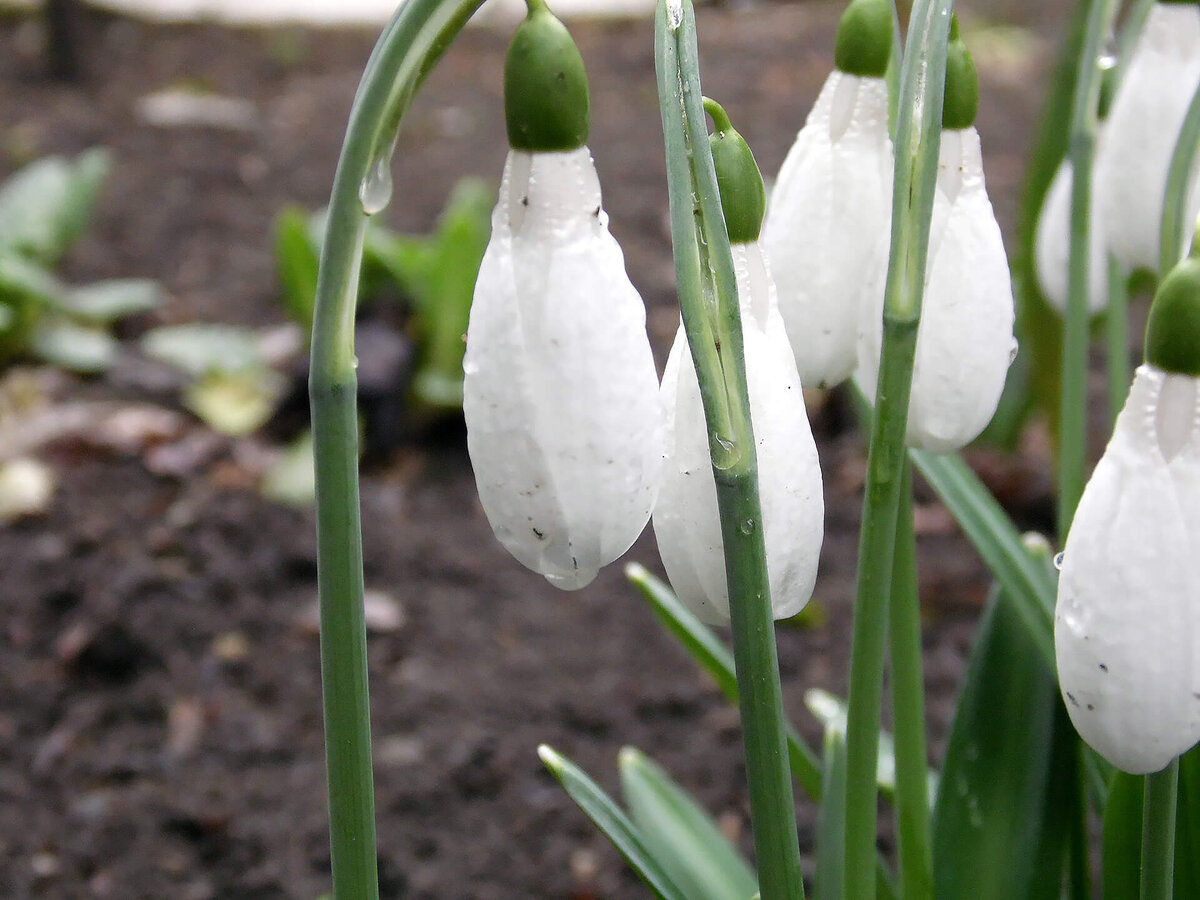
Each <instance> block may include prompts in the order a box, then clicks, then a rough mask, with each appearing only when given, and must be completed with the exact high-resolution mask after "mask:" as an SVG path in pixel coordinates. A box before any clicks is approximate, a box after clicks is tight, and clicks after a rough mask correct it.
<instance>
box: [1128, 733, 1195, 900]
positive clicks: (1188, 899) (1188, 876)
mask: <svg viewBox="0 0 1200 900" xmlns="http://www.w3.org/2000/svg"><path fill="white" fill-rule="evenodd" d="M1113 896H1115V895H1113ZM1196 897H1200V747H1193V748H1192V749H1191V750H1189V751H1188V752H1187V753H1185V754H1183V756H1181V757H1180V758H1179V803H1178V811H1177V813H1176V819H1175V900H1194V898H1196Z"/></svg>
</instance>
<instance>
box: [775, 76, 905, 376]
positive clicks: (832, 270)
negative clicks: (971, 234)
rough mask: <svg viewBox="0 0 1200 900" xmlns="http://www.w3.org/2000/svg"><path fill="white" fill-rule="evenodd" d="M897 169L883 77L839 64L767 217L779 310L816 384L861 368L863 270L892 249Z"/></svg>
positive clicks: (804, 372)
mask: <svg viewBox="0 0 1200 900" xmlns="http://www.w3.org/2000/svg"><path fill="white" fill-rule="evenodd" d="M892 168H893V161H892V142H891V139H890V138H889V137H888V89H887V82H886V80H885V79H883V78H875V77H864V76H859V75H850V74H847V73H846V72H842V71H837V70H835V71H834V72H833V73H832V74H830V76H829V78H828V79H827V80H826V81H825V86H824V87H823V88H822V89H821V94H820V96H819V97H818V98H817V102H816V105H815V106H814V107H813V109H812V112H810V113H809V116H808V120H807V121H806V122H805V124H804V127H803V128H802V129H801V130H800V133H799V134H798V135H797V136H796V142H795V143H794V144H793V145H792V148H791V150H789V151H788V155H787V157H786V158H785V159H784V161H783V167H782V168H781V169H780V170H779V177H778V179H777V180H776V182H775V188H774V190H773V191H772V192H771V202H770V205H769V207H768V210H767V221H766V224H765V225H764V226H763V246H764V247H765V249H766V251H767V255H768V256H769V257H770V259H771V264H772V265H771V269H772V272H773V274H774V276H775V284H776V286H777V287H778V290H779V309H780V312H781V313H782V315H783V320H784V323H785V325H786V326H787V331H788V336H789V337H790V338H791V342H792V350H793V351H794V352H795V356H796V365H797V366H798V368H799V370H800V380H801V382H803V383H804V384H805V385H808V386H810V387H820V386H833V385H835V384H838V383H840V382H842V381H844V380H845V379H846V378H848V377H849V376H850V373H851V372H853V371H854V366H855V363H856V356H855V342H856V339H857V335H858V321H859V317H860V314H861V308H862V296H863V290H862V278H863V272H864V271H866V270H867V269H868V268H870V266H871V263H872V260H873V259H874V258H875V257H876V256H877V255H878V254H879V253H880V252H884V253H886V245H882V249H881V241H882V238H883V236H884V235H886V234H887V232H888V228H889V225H890V217H891V208H892Z"/></svg>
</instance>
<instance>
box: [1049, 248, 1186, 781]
mask: <svg viewBox="0 0 1200 900" xmlns="http://www.w3.org/2000/svg"><path fill="white" fill-rule="evenodd" d="M1054 643H1055V649H1056V653H1057V657H1058V678H1059V683H1060V685H1061V688H1062V692H1063V697H1064V699H1065V701H1066V706H1067V711H1068V712H1069V713H1070V715H1071V721H1072V722H1074V723H1075V728H1076V729H1077V730H1078V731H1079V734H1080V735H1081V736H1082V737H1083V739H1084V740H1085V741H1087V742H1088V744H1090V745H1091V746H1092V747H1093V748H1094V749H1095V750H1096V751H1097V752H1098V753H1100V755H1101V756H1103V757H1104V758H1105V759H1107V760H1108V761H1109V762H1111V763H1112V764H1113V765H1115V766H1116V767H1117V768H1119V769H1123V770H1125V771H1126V772H1131V773H1133V774H1137V775H1141V774H1145V773H1148V772H1157V771H1158V770H1160V769H1162V768H1164V767H1165V766H1166V765H1167V764H1168V763H1170V761H1171V760H1172V759H1173V758H1174V757H1176V756H1178V755H1179V754H1181V753H1183V752H1185V751H1187V750H1188V749H1189V748H1190V747H1191V746H1192V745H1193V744H1195V743H1196V741H1197V740H1198V739H1200V262H1198V261H1197V260H1195V259H1191V260H1187V261H1185V262H1183V263H1181V264H1180V265H1179V266H1177V267H1176V268H1175V270H1174V271H1173V272H1172V273H1171V274H1170V275H1169V276H1168V277H1167V278H1166V279H1164V281H1163V284H1162V286H1161V288H1160V289H1159V293H1158V295H1157V297H1156V298H1155V301H1154V305H1153V306H1152V308H1151V313H1150V323H1149V327H1148V330H1147V336H1146V364H1145V365H1143V366H1141V367H1140V368H1139V369H1138V370H1137V374H1136V376H1135V378H1134V382H1133V387H1132V388H1131V389H1130V391H1129V399H1128V400H1127V401H1126V403H1125V408H1124V410H1122V412H1121V415H1120V416H1119V417H1118V419H1117V423H1116V426H1115V428H1114V430H1113V436H1112V440H1111V441H1110V442H1109V445H1108V448H1107V449H1106V450H1105V451H1104V456H1103V457H1102V458H1101V460H1100V462H1099V464H1098V465H1097V466H1096V470H1095V472H1094V473H1093V474H1092V478H1091V480H1090V481H1089V482H1088V485H1087V487H1086V488H1085V490H1084V492H1083V498H1082V499H1081V500H1080V503H1079V508H1078V510H1077V511H1076V513H1075V519H1074V521H1073V523H1072V525H1071V531H1070V534H1069V535H1068V536H1067V544H1066V548H1065V550H1064V553H1063V556H1062V571H1061V575H1060V576H1059V583H1058V606H1057V610H1056V613H1055V624H1054Z"/></svg>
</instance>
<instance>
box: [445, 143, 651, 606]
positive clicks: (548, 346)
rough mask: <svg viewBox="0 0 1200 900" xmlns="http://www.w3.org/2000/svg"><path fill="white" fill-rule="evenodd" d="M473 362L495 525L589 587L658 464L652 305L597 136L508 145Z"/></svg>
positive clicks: (472, 422)
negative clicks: (604, 198)
mask: <svg viewBox="0 0 1200 900" xmlns="http://www.w3.org/2000/svg"><path fill="white" fill-rule="evenodd" d="M463 372H464V380H463V414H464V416H465V418H466V421H467V448H468V450H469V451H470V454H471V463H472V465H473V466H474V469H475V480H476V483H477V484H478V486H479V499H480V501H481V502H482V504H483V509H484V512H485V513H486V514H487V517H488V521H489V522H490V523H491V526H492V529H493V530H494V531H495V532H496V536H497V537H498V538H499V539H500V542H501V543H502V544H504V546H505V547H506V548H507V549H508V551H509V552H510V553H512V555H513V556H515V557H516V558H517V559H518V560H519V561H520V562H522V563H523V564H524V565H526V566H528V567H529V568H531V569H533V570H534V571H537V572H540V573H541V574H543V575H545V576H546V578H547V579H548V580H549V581H550V582H551V583H553V584H555V585H557V586H559V587H562V588H567V589H575V588H580V587H583V586H584V585H586V584H588V583H589V582H590V581H591V580H592V579H593V578H595V576H596V573H597V571H598V570H599V568H600V567H601V566H603V565H605V564H607V563H609V562H612V561H613V560H614V559H616V558H617V557H618V556H620V555H621V554H622V553H624V552H625V551H626V550H627V549H628V548H629V546H630V544H632V543H633V542H634V540H636V539H637V536H638V535H639V534H640V533H641V531H642V529H643V528H644V527H645V524H646V521H647V519H648V518H649V517H650V511H651V509H653V506H654V500H655V496H656V492H657V484H658V475H659V468H660V466H661V460H662V423H661V413H660V410H659V406H658V378H657V375H656V372H655V368H654V359H653V356H652V354H651V352H650V345H649V341H648V340H647V338H646V312H645V307H644V306H643V305H642V300H641V297H640V296H638V293H637V291H636V289H635V288H634V287H633V285H632V284H631V283H630V282H629V278H628V276H627V275H626V274H625V264H624V258H623V257H622V255H621V249H620V247H619V246H617V242H616V241H615V240H614V239H613V237H612V235H611V234H609V231H608V217H607V215H605V213H604V211H603V210H602V209H601V207H600V184H599V181H598V180H597V178H596V169H595V166H594V165H593V164H592V159H591V154H590V153H589V151H588V149H587V147H582V148H580V149H578V150H572V151H568V152H565V153H526V152H520V151H512V152H510V153H509V155H508V160H507V162H506V163H505V167H504V179H503V182H502V183H501V186H500V199H499V202H498V203H497V205H496V210H495V212H494V213H493V215H492V236H491V240H490V242H489V243H488V248H487V252H486V253H485V254H484V258H483V262H482V264H481V266H480V269H479V280H478V282H477V283H476V286H475V299H474V302H473V305H472V307H471V321H470V326H469V328H468V330H467V351H466V356H465V358H464V360H463Z"/></svg>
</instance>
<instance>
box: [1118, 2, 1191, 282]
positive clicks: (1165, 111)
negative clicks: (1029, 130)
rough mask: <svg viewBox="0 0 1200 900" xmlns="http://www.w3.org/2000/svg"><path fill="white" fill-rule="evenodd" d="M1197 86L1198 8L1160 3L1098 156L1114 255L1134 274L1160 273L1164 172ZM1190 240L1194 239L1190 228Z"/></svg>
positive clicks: (1139, 45)
mask: <svg viewBox="0 0 1200 900" xmlns="http://www.w3.org/2000/svg"><path fill="white" fill-rule="evenodd" d="M1198 83H1200V9H1197V8H1196V3H1195V0H1188V2H1178V0H1176V2H1160V3H1155V4H1154V6H1153V8H1152V9H1151V10H1150V15H1149V17H1148V18H1147V19H1146V25H1145V28H1144V30H1143V31H1142V34H1141V36H1140V37H1139V38H1138V41H1137V45H1136V47H1135V48H1134V52H1133V56H1132V57H1131V59H1130V62H1129V68H1128V70H1127V71H1126V73H1125V76H1124V77H1123V78H1122V79H1121V84H1120V87H1118V88H1117V95H1116V97H1115V98H1114V100H1113V106H1112V111H1111V112H1110V114H1109V117H1108V138H1107V141H1106V142H1105V145H1104V148H1103V150H1102V152H1100V153H1098V155H1097V157H1096V173H1095V176H1096V180H1097V183H1098V184H1099V186H1100V213H1101V216H1102V217H1103V219H1104V222H1105V226H1104V227H1105V231H1106V233H1107V236H1108V241H1109V250H1110V251H1111V252H1112V253H1113V255H1114V256H1116V257H1117V258H1118V259H1119V260H1120V261H1121V262H1122V263H1124V264H1125V265H1126V266H1127V267H1128V268H1129V269H1130V270H1133V269H1136V268H1139V267H1146V268H1149V269H1151V270H1155V271H1157V269H1158V265H1159V241H1160V235H1159V228H1160V221H1159V220H1160V218H1161V216H1162V207H1163V194H1164V192H1165V191H1166V185H1167V170H1168V169H1169V168H1170V164H1171V154H1172V153H1173V152H1174V149H1175V141H1176V139H1177V138H1178V135H1179V130H1180V128H1181V127H1182V125H1183V119H1184V116H1185V114H1186V113H1187V108H1188V104H1189V103H1190V102H1191V99H1192V94H1193V93H1194V92H1195V90H1196V85H1197V84H1198ZM1192 182H1193V184H1192V187H1191V189H1190V194H1189V197H1188V207H1187V216H1188V218H1187V221H1188V222H1195V220H1196V214H1197V212H1200V179H1197V177H1196V173H1195V172H1193V175H1192ZM1185 239H1186V240H1187V241H1188V242H1190V241H1191V231H1190V230H1189V231H1188V233H1187V234H1186V235H1185ZM1179 253H1180V255H1182V253H1183V247H1180V248H1179Z"/></svg>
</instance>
